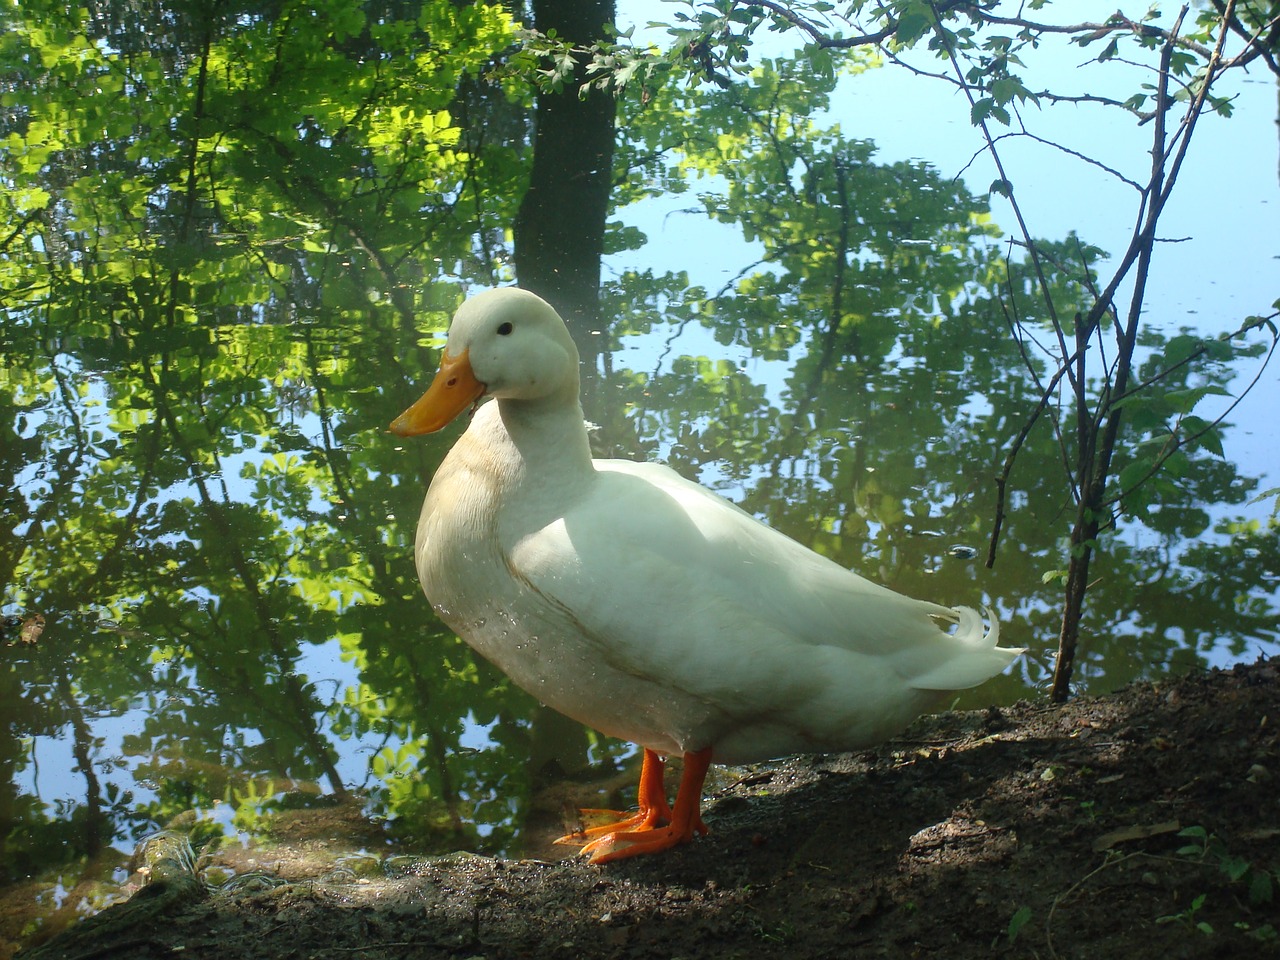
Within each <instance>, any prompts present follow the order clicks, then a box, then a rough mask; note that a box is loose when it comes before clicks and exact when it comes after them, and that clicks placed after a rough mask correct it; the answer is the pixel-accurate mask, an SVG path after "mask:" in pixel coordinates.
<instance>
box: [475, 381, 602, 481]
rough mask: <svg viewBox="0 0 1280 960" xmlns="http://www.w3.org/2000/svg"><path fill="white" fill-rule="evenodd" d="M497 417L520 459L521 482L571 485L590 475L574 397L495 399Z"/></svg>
mask: <svg viewBox="0 0 1280 960" xmlns="http://www.w3.org/2000/svg"><path fill="white" fill-rule="evenodd" d="M497 404H498V416H499V417H500V418H501V420H502V424H503V426H504V427H505V428H506V431H507V435H508V436H509V437H510V438H511V442H512V444H513V445H514V446H515V448H516V451H517V452H518V454H519V457H520V472H521V473H522V474H524V477H523V479H524V480H526V481H528V482H530V483H532V484H535V485H537V486H543V485H546V484H554V485H556V486H561V485H573V484H575V483H577V482H581V481H585V480H587V479H588V478H589V477H590V476H591V475H592V474H593V473H594V467H592V465H591V446H590V444H589V443H588V442H587V428H586V425H585V423H584V422H583V417H582V405H581V404H580V403H579V402H578V399H577V396H576V394H575V395H574V396H573V397H566V398H560V399H558V400H554V401H553V400H551V398H547V399H545V400H498V401H497Z"/></svg>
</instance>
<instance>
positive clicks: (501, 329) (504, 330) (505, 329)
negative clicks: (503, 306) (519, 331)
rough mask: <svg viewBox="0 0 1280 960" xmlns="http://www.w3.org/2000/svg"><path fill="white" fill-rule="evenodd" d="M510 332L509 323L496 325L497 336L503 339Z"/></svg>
mask: <svg viewBox="0 0 1280 960" xmlns="http://www.w3.org/2000/svg"><path fill="white" fill-rule="evenodd" d="M510 332H511V324H509V323H500V324H498V336H500V337H505V336H506V335H507V334H509V333H510Z"/></svg>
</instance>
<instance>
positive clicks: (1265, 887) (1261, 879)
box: [1177, 826, 1278, 907]
mask: <svg viewBox="0 0 1280 960" xmlns="http://www.w3.org/2000/svg"><path fill="white" fill-rule="evenodd" d="M1178 836H1180V837H1182V838H1183V839H1184V840H1188V841H1190V842H1189V843H1187V844H1184V845H1183V846H1181V847H1179V848H1178V851H1177V852H1178V855H1179V856H1182V857H1189V858H1191V859H1193V860H1198V861H1200V862H1201V863H1209V864H1213V865H1215V866H1217V868H1218V869H1219V870H1220V871H1221V872H1222V873H1223V874H1224V875H1225V876H1226V877H1227V879H1228V880H1229V881H1231V882H1232V883H1242V884H1244V885H1245V887H1246V888H1247V889H1248V891H1249V903H1250V904H1251V905H1252V906H1255V907H1257V906H1261V905H1262V904H1264V903H1270V902H1271V901H1272V899H1273V898H1274V896H1275V885H1276V881H1277V879H1278V877H1277V875H1276V873H1275V872H1274V871H1271V870H1267V869H1265V868H1263V867H1259V866H1257V865H1255V864H1253V863H1250V862H1249V861H1248V860H1246V859H1245V858H1244V857H1241V856H1238V855H1236V854H1233V853H1231V851H1229V850H1228V849H1227V846H1226V844H1224V843H1223V842H1222V840H1220V839H1219V838H1218V837H1217V836H1215V835H1214V834H1212V833H1210V832H1209V831H1208V830H1206V829H1205V828H1204V827H1201V826H1195V827H1187V828H1186V829H1185V830H1182V831H1180V832H1179V833H1178Z"/></svg>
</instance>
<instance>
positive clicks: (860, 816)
mask: <svg viewBox="0 0 1280 960" xmlns="http://www.w3.org/2000/svg"><path fill="white" fill-rule="evenodd" d="M1278 680H1280V661H1267V662H1261V663H1258V664H1254V665H1252V666H1248V667H1237V668H1235V669H1233V670H1230V671H1224V672H1213V673H1210V674H1206V675H1202V676H1195V677H1189V678H1185V679H1181V680H1178V681H1171V682H1167V683H1163V684H1159V685H1146V684H1144V685H1138V686H1135V687H1132V688H1130V689H1127V690H1124V691H1122V692H1120V693H1118V694H1116V695H1113V696H1108V697H1102V698H1097V699H1082V700H1079V701H1077V702H1074V703H1072V704H1070V705H1068V706H1066V707H1065V708H1052V707H1049V706H1047V705H1044V704H1020V705H1018V706H1015V707H1012V708H1009V709H1006V710H1000V711H996V710H992V711H989V712H986V713H982V712H977V713H963V714H949V715H945V716H941V717H937V718H930V719H928V720H926V721H924V722H922V723H921V724H919V725H917V726H916V727H914V728H913V729H912V730H911V731H910V733H909V735H908V736H906V737H904V738H901V739H899V740H897V741H895V742H893V743H891V744H888V745H886V746H885V747H883V748H882V749H880V750H878V751H875V752H874V753H867V754H861V755H852V756H849V755H841V756H825V757H811V758H805V759H801V760H793V761H788V762H785V763H781V764H776V765H771V766H768V767H760V768H757V769H753V770H752V771H750V772H749V774H748V775H746V776H744V777H742V778H740V779H739V780H738V781H737V782H736V783H733V784H731V785H729V786H727V787H725V788H724V789H722V790H720V791H719V792H718V793H716V794H715V796H714V797H713V798H712V803H711V804H710V805H709V809H708V812H707V816H706V819H707V823H708V825H709V826H710V827H711V830H712V833H711V835H710V836H709V837H705V838H702V839H700V840H698V841H696V842H695V843H694V844H692V845H690V846H688V847H685V848H683V849H681V850H678V851H675V852H674V853H672V854H670V855H666V856H661V857H657V858H647V859H646V858H640V859H637V860H632V861H622V862H620V863H616V864H610V865H608V866H605V867H592V866H587V865H586V864H584V863H581V862H578V861H575V860H567V861H561V862H556V863H548V862H540V861H531V860H523V861H515V860H507V861H502V860H491V859H487V858H481V857H471V856H463V855H459V856H456V857H452V858H446V859H444V860H435V861H429V862H423V861H411V862H407V863H399V869H398V872H396V871H392V874H393V875H387V874H386V873H380V874H379V875H378V876H375V877H372V878H369V877H366V878H364V879H362V880H357V881H355V882H351V883H344V884H333V883H330V884H322V883H317V882H305V883H291V884H284V885H280V886H274V887H269V888H268V889H260V890H257V891H253V890H241V891H240V892H237V893H234V894H229V895H228V894H212V895H211V894H209V893H208V892H207V891H206V890H205V889H204V888H203V886H202V885H199V884H193V883H191V882H189V878H187V879H184V878H183V877H182V876H180V875H178V876H171V877H170V878H169V879H167V880H162V881H159V882H156V883H153V884H152V885H151V886H150V887H147V888H146V889H145V890H144V891H143V893H142V894H140V895H139V896H137V897H135V898H134V899H133V900H132V901H130V903H128V904H124V905H122V906H118V907H114V908H112V909H110V910H108V911H106V912H105V913H103V914H101V915H99V916H98V917H96V918H94V919H93V920H91V921H89V922H88V923H85V924H81V925H80V926H79V927H77V928H74V929H73V930H71V931H68V933H66V934H64V935H62V936H61V937H59V938H58V939H56V940H54V941H52V942H51V943H49V944H46V945H45V946H44V947H42V948H40V949H39V950H38V951H34V952H31V953H28V954H26V955H25V956H26V957H29V958H30V957H36V956H38V957H39V958H40V960H50V958H60V960H61V958H76V960H96V958H107V957H109V958H112V960H133V958H139V960H140V958H160V957H182V958H186V960H195V958H206V957H207V958H210V960H213V958H217V960H227V958H270V960H289V958H298V960H302V958H317V960H329V958H334V960H336V958H363V960H400V958H405V957H415V958H428V960H430V958H445V957H459V958H462V957H467V958H472V957H486V958H517V957H545V956H566V957H573V958H575V960H577V958H581V960H587V958H597V957H599V958H633V957H635V958H641V957H653V958H659V957H661V958H672V957H683V958H690V960H699V958H708V960H710V958H716V960H726V958H734V957H744V958H746V957H751V958H759V957H761V956H768V957H771V958H801V957H804V958H810V957H841V958H846V957H850V956H853V955H855V954H856V955H857V956H858V957H877V956H887V957H894V958H904V957H915V956H925V955H928V956H933V957H945V958H948V960H967V958H983V960H988V958H990V957H993V956H1008V957H1037V958H1055V957H1062V958H1068V957H1070V958H1094V957H1096V958H1106V960H1113V958H1116V957H1125V958H1126V960H1144V958H1151V960H1157V958H1158V960H1177V958H1184V957H1219V956H1221V957H1240V958H1253V957H1270V956H1277V957H1280V941H1278V940H1277V939H1276V937H1277V934H1276V929H1275V927H1280V921H1277V919H1276V918H1277V917H1280V906H1278V904H1280V889H1275V888H1276V887H1280V873H1278V872H1277V871H1280V744H1278V741H1277V727H1278V726H1280V696H1277V691H1278V690H1280V683H1278ZM161 873H163V871H161ZM1271 924H1274V925H1275V927H1273V926H1270V925H1271Z"/></svg>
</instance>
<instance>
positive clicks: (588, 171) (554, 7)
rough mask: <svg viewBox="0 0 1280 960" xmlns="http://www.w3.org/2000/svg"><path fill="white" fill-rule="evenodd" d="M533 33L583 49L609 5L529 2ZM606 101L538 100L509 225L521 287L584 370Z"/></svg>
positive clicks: (603, 96)
mask: <svg viewBox="0 0 1280 960" xmlns="http://www.w3.org/2000/svg"><path fill="white" fill-rule="evenodd" d="M533 10H534V26H535V27H536V28H537V29H538V30H540V31H542V32H544V33H546V32H548V31H550V30H554V31H555V32H556V34H557V36H559V37H562V38H564V39H566V40H570V41H572V42H573V43H576V44H581V45H584V46H585V45H589V44H591V43H593V42H595V41H596V40H599V39H601V38H602V37H603V36H604V33H605V28H606V25H607V24H611V23H612V22H613V19H614V3H613V0H534V4H533ZM614 113H615V101H614V97H613V94H612V93H608V92H600V91H592V92H590V93H588V94H587V95H586V96H585V97H582V96H580V95H579V86H578V85H569V86H566V87H565V89H564V90H563V91H561V92H560V93H552V92H543V93H539V94H538V99H537V105H536V109H535V111H534V137H533V173H532V176H531V178H530V182H529V189H528V192H527V193H525V195H524V199H523V200H522V201H521V203H520V211H519V213H518V215H517V217H516V224H515V261H516V276H517V278H518V279H519V282H520V285H521V286H522V287H524V288H525V289H526V290H530V291H532V292H534V293H536V294H538V295H539V296H540V297H542V298H543V299H545V300H547V301H548V302H549V303H550V304H551V305H552V306H554V307H555V308H556V309H557V310H559V311H560V314H561V316H563V317H564V319H565V322H566V323H567V324H568V325H569V329H570V330H571V331H572V332H573V334H574V339H575V340H576V341H577V343H578V348H579V350H580V351H581V352H582V354H583V360H584V361H585V362H586V363H585V365H586V366H587V368H588V369H591V368H593V367H594V360H595V358H596V357H597V356H598V354H599V350H600V347H601V344H600V341H601V339H602V337H601V335H602V333H603V324H602V322H601V318H600V258H601V256H602V255H603V254H604V230H605V220H606V217H607V215H608V210H609V191H610V189H611V187H612V182H613V145H614V129H613V124H614Z"/></svg>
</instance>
